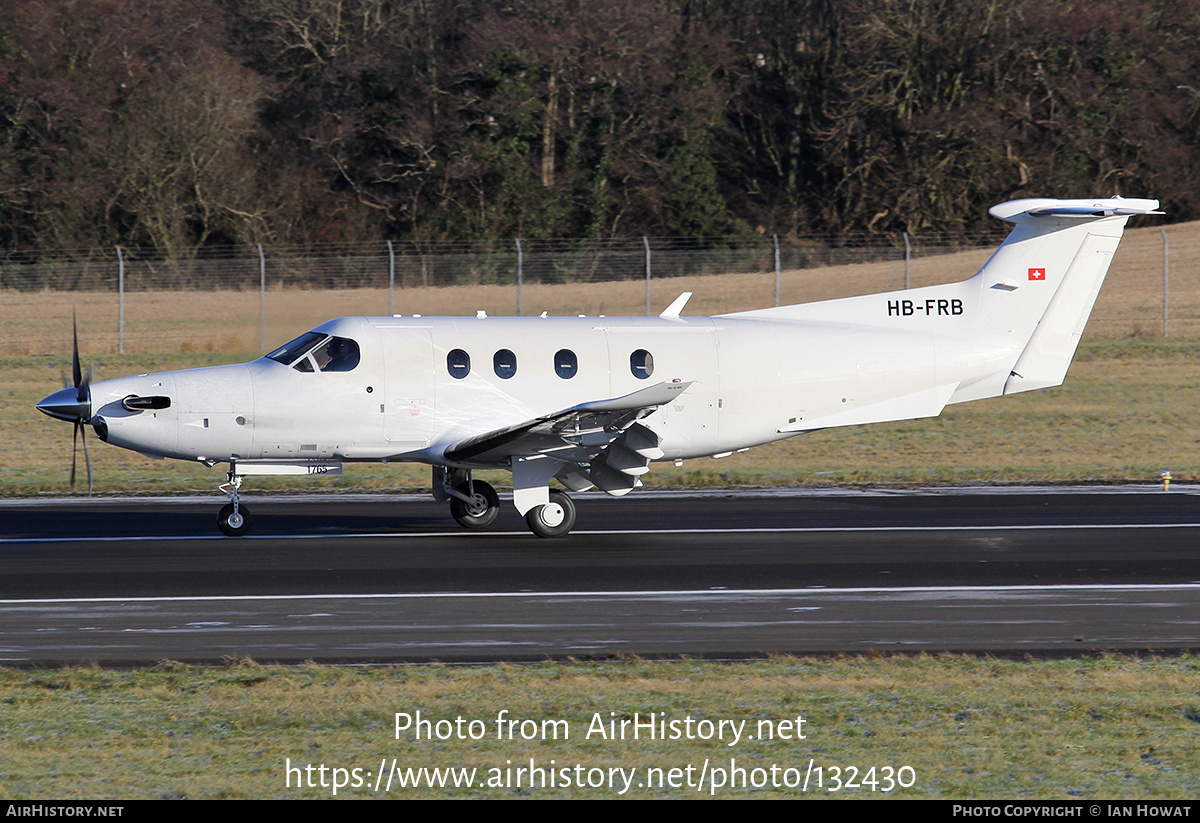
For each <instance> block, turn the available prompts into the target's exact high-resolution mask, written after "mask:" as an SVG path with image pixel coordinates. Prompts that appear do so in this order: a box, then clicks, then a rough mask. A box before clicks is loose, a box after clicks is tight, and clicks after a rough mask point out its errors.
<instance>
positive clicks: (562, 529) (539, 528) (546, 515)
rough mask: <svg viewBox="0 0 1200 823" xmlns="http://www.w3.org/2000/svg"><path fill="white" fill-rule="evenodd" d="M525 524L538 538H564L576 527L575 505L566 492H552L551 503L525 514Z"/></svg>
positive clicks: (555, 490)
mask: <svg viewBox="0 0 1200 823" xmlns="http://www.w3.org/2000/svg"><path fill="white" fill-rule="evenodd" d="M525 523H526V524H528V526H529V530H530V531H532V532H533V533H534V534H536V535H537V536H538V537H562V536H563V535H565V534H567V533H568V532H569V531H571V529H572V528H573V527H574V526H575V504H574V503H573V502H572V501H571V498H570V497H568V496H567V494H566V493H565V492H560V491H559V490H558V489H551V490H550V502H549V503H547V504H546V505H544V506H536V507H534V508H532V509H530V510H529V511H527V512H526V513H525Z"/></svg>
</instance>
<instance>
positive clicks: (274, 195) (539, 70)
mask: <svg viewBox="0 0 1200 823" xmlns="http://www.w3.org/2000/svg"><path fill="white" fill-rule="evenodd" d="M1197 42H1200V7H1194V5H1193V4H1168V3H1165V2H1151V1H1149V0H1145V1H1142V0H1086V1H1085V2H1073V1H1071V0H980V2H973V3H960V2H954V0H590V2H580V0H499V1H497V0H154V2H149V3H147V2H145V0H9V2H8V4H6V14H5V15H4V16H3V18H0V244H2V246H3V248H5V249H27V250H34V251H39V250H41V251H45V252H49V251H51V250H62V249H83V248H95V247H111V246H112V245H116V244H120V245H123V246H125V247H126V248H129V249H130V250H131V251H132V252H133V253H135V254H136V253H142V254H153V255H158V256H165V257H168V258H176V259H179V258H190V257H196V256H203V255H204V254H205V253H206V251H208V250H210V249H214V248H219V247H228V246H231V245H233V246H246V245H251V244H254V243H259V242H263V243H267V242H270V243H287V244H293V245H301V246H312V247H316V246H320V245H321V244H328V243H348V242H361V241H368V240H378V239H380V238H394V239H399V240H405V241H408V242H413V243H417V244H421V243H441V242H446V241H457V240H475V241H480V240H482V241H485V242H486V241H499V240H502V239H507V238H512V237H527V238H531V239H536V238H555V237H587V238H613V237H623V236H638V235H656V236H705V237H728V236H735V235H743V234H749V233H754V232H760V233H768V234H780V235H789V234H793V235H795V234H844V233H848V232H874V233H879V234H881V235H889V234H890V235H898V234H899V233H900V232H904V231H908V232H912V233H916V232H923V233H927V232H957V231H970V230H973V229H977V228H979V227H981V226H986V225H988V222H987V221H988V218H987V217H986V208H987V207H988V206H990V205H993V204H994V203H997V202H1000V201H1002V200H1005V199H1011V198H1014V197H1022V196H1059V197H1085V196H1092V195H1104V196H1109V195H1113V194H1123V195H1128V196H1150V197H1159V198H1161V199H1162V200H1163V201H1164V205H1165V207H1166V208H1167V209H1168V210H1169V213H1170V217H1171V219H1175V220H1182V219H1195V218H1197V217H1198V216H1200V203H1198V202H1197V194H1196V192H1197V190H1198V187H1197V179H1196V178H1197V169H1200V162H1198V161H1200V134H1198V127H1200V64H1198V61H1200V52H1198V51H1197V49H1196V48H1195V44H1196V43H1197Z"/></svg>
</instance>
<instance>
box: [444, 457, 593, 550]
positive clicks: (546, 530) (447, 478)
mask: <svg viewBox="0 0 1200 823" xmlns="http://www.w3.org/2000/svg"><path fill="white" fill-rule="evenodd" d="M434 497H435V498H436V499H438V500H446V499H447V498H449V500H450V514H451V516H452V517H453V518H454V519H455V521H456V522H457V523H458V524H459V525H460V526H462V527H463V528H464V529H486V528H487V527H488V526H490V525H492V523H494V522H495V520H496V518H497V517H498V516H499V514H500V495H498V494H496V490H495V489H494V488H492V485H491V484H490V483H486V482H484V481H482V480H472V479H471V473H470V472H468V471H466V470H463V469H456V470H447V469H442V468H440V467H435V468H434ZM549 498H550V499H549V502H547V503H543V504H541V505H539V506H534V507H533V508H532V509H529V510H528V511H527V512H525V523H526V525H528V526H529V530H530V531H532V532H533V533H534V534H536V535H537V536H538V537H562V536H563V535H565V534H567V533H568V532H570V531H571V529H573V528H574V527H575V504H574V503H573V502H572V501H571V498H570V497H568V496H567V494H566V492H562V491H559V490H558V489H550V491H549Z"/></svg>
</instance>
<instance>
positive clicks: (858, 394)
mask: <svg viewBox="0 0 1200 823" xmlns="http://www.w3.org/2000/svg"><path fill="white" fill-rule="evenodd" d="M1157 208H1158V201H1157V200H1134V199H1129V200H1126V199H1122V198H1112V199H1102V200H1050V199H1030V200H1017V201H1013V202H1009V203H1003V204H1001V205H999V206H995V207H993V208H992V209H991V214H992V215H993V216H995V217H998V218H1000V219H1001V220H1007V221H1008V222H1010V223H1013V224H1015V228H1014V229H1013V230H1012V232H1011V234H1009V236H1008V238H1007V239H1006V240H1005V241H1004V243H1003V244H1002V245H1001V246H1000V248H999V249H998V250H997V251H996V252H995V253H994V254H993V255H992V256H991V258H990V259H989V260H988V262H987V263H986V264H985V265H984V266H983V268H982V269H980V270H979V272H978V273H977V274H975V275H974V276H973V277H971V278H970V279H968V280H964V281H962V282H959V283H951V284H947V285H941V286H930V287H927V288H920V289H912V290H908V291H899V292H891V293H887V294H877V295H868V296H863V297H850V298H845V299H840V300H828V301H824V302H819V303H808V304H802V305H796V306H784V307H781V308H774V309H761V310H757V311H745V312H736V313H733V314H724V315H718V316H715V317H682V316H681V312H682V310H683V307H684V304H685V303H686V302H687V298H688V297H689V296H690V295H689V294H686V293H685V294H683V295H681V296H680V297H679V299H677V300H676V301H675V302H674V303H672V304H671V305H670V306H669V307H668V308H667V309H666V311H664V312H663V313H662V314H661V315H659V316H658V317H619V318H616V317H607V318H606V317H577V318H576V317H547V316H545V315H544V314H543V315H542V316H541V317H488V316H486V315H485V313H484V312H479V313H478V314H477V315H476V316H475V317H421V316H420V315H413V316H411V317H402V316H392V317H343V318H340V319H337V320H330V321H329V322H327V323H323V324H322V325H320V326H318V327H316V328H315V329H313V330H312V331H310V332H307V333H305V334H303V335H301V336H300V337H298V338H296V339H295V340H293V341H291V342H290V343H288V344H286V345H284V346H282V347H280V348H278V349H276V350H275V351H273V352H271V353H270V354H268V355H266V356H265V357H262V358H260V359H258V360H255V361H254V362H252V363H244V364H240V365H232V366H218V367H214V368H206V369H194V370H188V371H175V372H164V373H161V374H141V375H137V376H136V377H122V378H117V379H115V380H102V381H100V382H97V383H93V382H92V381H91V374H90V372H89V374H88V375H87V376H86V378H85V377H84V376H83V375H82V374H81V372H80V368H79V346H78V341H76V344H75V353H74V362H73V371H74V385H72V386H68V387H67V388H64V389H63V390H61V391H58V392H55V393H54V394H51V395H50V396H49V397H47V398H45V399H44V400H42V401H41V402H40V403H38V404H37V407H38V408H39V409H40V410H41V411H43V412H45V413H46V414H48V415H50V416H52V417H57V418H59V419H62V420H67V421H69V422H72V423H74V424H75V430H76V432H77V433H81V432H82V431H83V426H84V424H91V426H92V427H93V428H94V429H95V432H96V434H97V435H98V436H99V437H100V439H101V440H103V441H105V442H108V443H111V444H112V445H115V446H120V447H122V448H126V449H132V450H133V451H137V452H140V453H142V454H144V455H147V456H149V457H153V458H158V459H161V458H164V457H172V458H176V459H180V460H195V461H199V462H201V463H204V464H205V465H208V466H212V465H214V464H216V463H228V464H229V471H228V480H227V482H226V483H225V484H224V485H222V486H221V489H222V490H223V491H224V492H225V494H226V495H227V496H228V497H229V503H228V505H226V506H225V507H224V508H223V509H222V510H221V512H220V515H219V517H218V525H219V527H220V529H221V531H223V532H224V533H225V534H227V535H231V536H237V535H241V534H245V533H246V532H247V531H248V530H249V529H250V522H251V521H250V512H249V510H248V509H247V507H246V506H245V505H244V504H242V503H241V502H240V501H239V495H238V491H239V488H240V487H241V484H242V481H243V478H244V477H246V476H247V475H260V474H335V473H338V472H340V471H341V467H342V463H343V462H345V461H383V462H388V461H393V460H398V461H399V460H403V461H418V462H423V463H428V464H430V465H432V467H433V494H434V497H435V498H436V499H437V500H438V501H440V502H442V501H446V500H449V502H450V510H451V513H452V515H453V516H454V518H455V520H457V521H458V522H459V523H460V524H462V525H463V526H465V527H467V528H484V527H486V526H488V525H490V524H491V523H492V522H493V520H495V518H496V515H497V513H498V512H499V506H500V501H499V497H498V496H497V494H496V491H495V489H493V488H492V487H491V486H490V485H489V484H487V483H485V482H483V481H482V480H473V479H472V476H471V473H472V471H474V470H476V469H509V470H511V471H512V475H513V503H514V504H515V506H516V509H517V511H518V512H520V513H521V514H522V515H524V516H525V519H526V522H527V523H528V525H529V528H530V529H531V530H532V531H533V532H534V533H535V534H537V535H539V536H541V537H557V536H561V535H565V534H566V533H567V532H569V531H570V530H571V528H572V526H573V525H574V523H575V507H574V504H573V503H572V502H571V499H570V497H568V496H567V494H566V493H565V492H562V491H560V490H558V489H551V488H550V487H549V483H550V481H551V480H552V479H556V480H558V481H559V483H561V484H562V485H563V486H565V487H566V488H567V489H569V490H572V491H583V490H585V489H588V488H591V487H598V488H600V489H601V490H603V491H605V492H607V493H609V494H611V495H618V496H619V495H623V494H625V493H627V492H629V491H630V490H632V489H633V488H634V487H636V486H639V485H641V481H640V480H639V477H640V476H641V475H642V474H645V473H646V472H647V471H649V470H650V468H649V467H650V463H651V462H653V461H655V460H683V459H686V458H693V457H703V456H724V455H726V454H729V453H731V452H733V451H735V450H738V451H740V450H745V449H748V448H750V447H751V446H757V445H761V444H763V443H770V442H772V441H774V440H780V439H783V438H787V437H794V436H796V435H799V434H803V433H805V432H811V431H815V430H817V429H825V428H830V427H833V426H848V425H853V424H861V423H876V422H881V421H887V420H907V419H913V418H921V417H934V416H936V415H938V414H939V413H941V411H942V409H943V407H945V406H946V405H947V404H949V403H962V402H965V401H967V400H978V399H980V398H984V397H995V396H998V395H1002V394H1014V393H1016V392H1022V391H1029V390H1031V389H1040V388H1045V387H1047V386H1056V385H1059V384H1060V383H1062V381H1063V378H1064V376H1065V375H1066V371H1067V366H1068V365H1069V364H1070V362H1071V358H1072V357H1073V356H1074V354H1075V348H1076V345H1077V344H1078V343H1079V338H1080V336H1081V335H1082V333H1083V328H1084V324H1085V323H1086V322H1087V318H1088V315H1089V314H1090V313H1091V310H1092V305H1093V303H1094V302H1095V300H1096V295H1097V293H1098V292H1099V290H1100V286H1101V283H1102V282H1103V281H1104V276H1105V274H1106V273H1107V271H1108V266H1109V262H1110V261H1111V260H1112V256H1113V253H1114V252H1115V251H1116V249H1117V244H1118V243H1119V242H1120V240H1121V235H1122V232H1123V230H1124V228H1125V223H1126V221H1127V220H1128V219H1129V217H1130V216H1132V215H1144V214H1161V213H1162V212H1159V211H1157ZM64 382H65V381H64ZM84 445H85V456H86V442H85V444H84ZM72 479H74V469H72Z"/></svg>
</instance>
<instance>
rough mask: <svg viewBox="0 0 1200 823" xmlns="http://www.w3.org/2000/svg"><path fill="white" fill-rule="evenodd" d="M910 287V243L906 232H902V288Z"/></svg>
mask: <svg viewBox="0 0 1200 823" xmlns="http://www.w3.org/2000/svg"><path fill="white" fill-rule="evenodd" d="M911 287H912V244H911V243H909V242H908V232H905V233H904V288H905V289H908V288H911Z"/></svg>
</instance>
